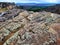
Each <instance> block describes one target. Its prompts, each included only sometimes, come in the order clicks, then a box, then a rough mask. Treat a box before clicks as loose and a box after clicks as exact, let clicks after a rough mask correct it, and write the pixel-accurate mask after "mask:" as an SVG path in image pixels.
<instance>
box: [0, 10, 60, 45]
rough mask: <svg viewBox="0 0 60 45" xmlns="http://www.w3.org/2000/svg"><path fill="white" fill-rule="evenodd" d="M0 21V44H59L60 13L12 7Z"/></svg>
mask: <svg viewBox="0 0 60 45" xmlns="http://www.w3.org/2000/svg"><path fill="white" fill-rule="evenodd" d="M6 12H9V13H7V14H4V15H3V16H1V17H5V18H6V20H5V21H0V44H1V45H59V44H60V43H59V42H60V37H59V33H60V31H59V30H60V14H55V13H51V12H46V11H42V12H33V11H27V10H21V9H12V10H9V11H6ZM1 20H3V19H1Z"/></svg>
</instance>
